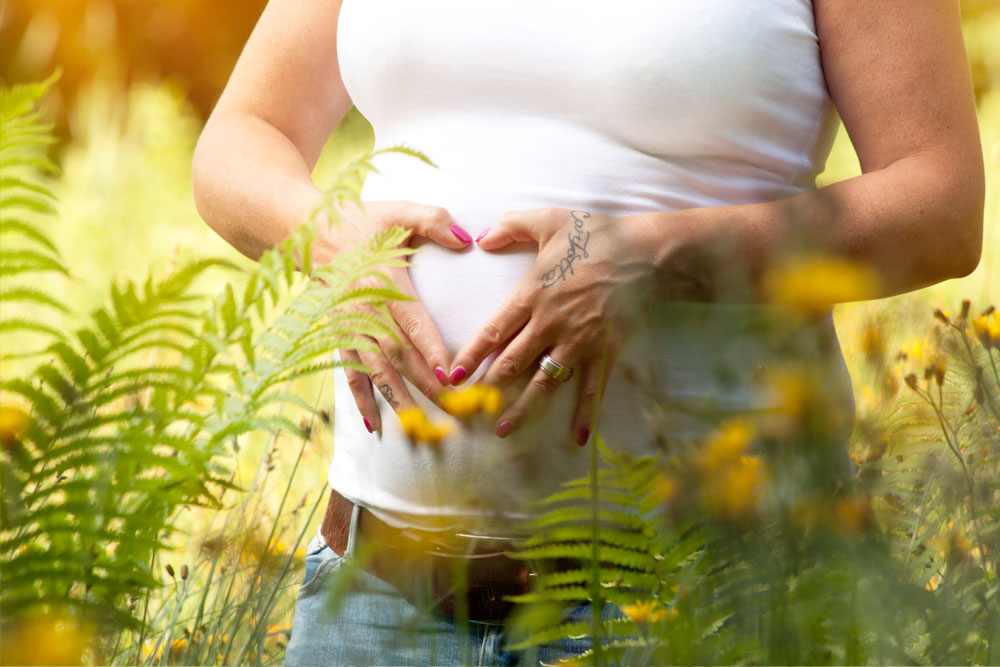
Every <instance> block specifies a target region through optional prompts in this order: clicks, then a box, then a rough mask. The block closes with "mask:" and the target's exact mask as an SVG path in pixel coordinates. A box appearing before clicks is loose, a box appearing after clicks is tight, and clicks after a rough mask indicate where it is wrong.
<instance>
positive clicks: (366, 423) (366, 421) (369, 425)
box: [362, 417, 375, 433]
mask: <svg viewBox="0 0 1000 667" xmlns="http://www.w3.org/2000/svg"><path fill="white" fill-rule="evenodd" d="M362 419H364V420H365V428H366V429H368V432H369V433H374V432H375V429H373V428H372V425H371V423H369V421H368V418H367V417H362Z"/></svg>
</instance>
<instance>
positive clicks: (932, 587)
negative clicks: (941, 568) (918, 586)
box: [924, 572, 941, 591]
mask: <svg viewBox="0 0 1000 667" xmlns="http://www.w3.org/2000/svg"><path fill="white" fill-rule="evenodd" d="M940 585H941V575H940V574H938V573H937V572H935V573H934V574H933V576H931V578H930V579H929V580H928V581H927V585H926V586H924V588H926V589H927V590H929V591H936V590H937V589H938V586H940Z"/></svg>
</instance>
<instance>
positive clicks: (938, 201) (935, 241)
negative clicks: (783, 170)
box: [638, 0, 985, 299]
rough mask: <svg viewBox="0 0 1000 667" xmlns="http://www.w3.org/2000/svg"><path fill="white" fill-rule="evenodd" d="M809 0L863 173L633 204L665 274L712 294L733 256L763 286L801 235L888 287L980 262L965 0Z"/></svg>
mask: <svg viewBox="0 0 1000 667" xmlns="http://www.w3.org/2000/svg"><path fill="white" fill-rule="evenodd" d="M814 6H815V12H816V27H817V31H818V34H819V38H820V46H821V49H822V58H823V69H824V71H825V73H826V80H827V85H828V87H829V89H830V94H831V96H832V97H833V100H834V102H835V104H836V106H837V109H838V111H839V112H840V115H841V118H842V119H843V121H844V126H845V127H846V129H847V132H848V134H849V135H850V138H851V141H852V143H853V144H854V148H855V150H856V151H857V154H858V157H859V159H860V162H861V169H862V172H863V174H862V175H861V176H858V177H856V178H852V179H849V180H846V181H843V182H840V183H836V184H833V185H830V186H827V187H825V188H821V189H819V190H816V191H813V192H809V193H806V194H803V195H800V196H797V197H792V198H790V199H785V200H781V201H777V202H768V203H762V204H750V205H746V206H727V207H720V208H710V209H691V210H687V211H679V212H674V213H662V214H660V213H652V214H648V215H647V216H638V218H639V220H638V222H639V223H640V225H641V226H643V227H644V229H642V231H641V232H640V237H641V238H643V239H646V242H647V243H648V246H647V247H650V248H655V249H656V251H657V252H656V256H655V257H654V258H653V260H652V261H653V264H654V265H655V266H656V269H657V273H658V276H659V280H658V281H657V284H659V285H665V286H669V285H670V284H671V283H672V282H673V283H676V282H677V278H676V276H672V275H671V274H672V273H674V272H683V273H685V274H688V275H687V278H688V280H687V281H686V282H693V283H696V284H698V285H700V286H702V287H703V288H704V290H705V295H704V296H705V297H706V298H709V299H711V298H715V297H716V296H717V295H715V294H712V293H711V292H712V288H713V286H714V285H716V284H717V283H718V282H719V281H720V280H722V278H720V275H721V274H723V273H724V272H725V271H729V270H731V267H732V266H733V263H734V262H735V263H740V264H742V265H743V268H744V277H746V278H749V279H750V281H751V283H752V284H754V285H756V286H758V287H759V286H760V279H761V277H762V276H763V275H764V273H765V272H766V269H767V267H768V266H769V265H770V263H771V259H772V258H773V257H774V256H775V255H776V254H778V253H779V252H783V251H786V250H788V249H789V248H801V247H807V248H809V249H812V250H815V251H820V252H825V253H829V254H830V255H833V256H837V257H841V258H845V259H849V260H853V261H856V262H859V263H862V264H864V265H866V266H868V267H869V268H871V269H872V270H874V271H875V272H876V273H877V274H878V276H879V277H880V278H881V281H880V282H881V293H880V294H879V296H889V295H893V294H899V293H902V292H908V291H910V290H914V289H918V288H921V287H925V286H927V285H931V284H934V283H937V282H940V281H942V280H947V279H949V278H956V277H961V276H965V275H968V274H969V273H971V272H972V271H973V270H974V269H975V268H976V266H977V264H978V263H979V257H980V254H981V252H982V234H983V199H984V196H985V195H984V193H985V176H984V170H983V156H982V148H981V141H980V137H979V129H978V125H977V122H976V108H975V102H974V98H973V93H972V81H971V77H970V75H969V67H968V62H967V60H966V56H965V50H964V46H963V42H962V31H961V23H960V18H959V11H958V2H957V1H956V0H919V1H915V0H816V1H815V3H814ZM757 294H758V296H759V290H758V291H757Z"/></svg>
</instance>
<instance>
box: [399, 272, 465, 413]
mask: <svg viewBox="0 0 1000 667" xmlns="http://www.w3.org/2000/svg"><path fill="white" fill-rule="evenodd" d="M392 278H393V280H394V281H395V282H396V287H398V288H399V290H400V291H401V292H403V293H404V294H406V295H407V296H412V297H414V300H413V301H390V302H388V303H387V304H386V305H387V306H388V308H389V312H390V313H391V314H392V317H393V319H394V320H395V321H396V322H397V323H398V326H399V331H400V332H401V333H402V334H405V338H403V340H409V341H410V342H411V343H412V344H413V346H414V347H415V348H416V350H417V352H418V353H419V354H420V356H421V357H422V358H423V365H425V366H427V367H428V368H429V369H433V370H430V371H428V372H430V373H432V374H433V375H434V376H435V377H436V378H437V381H438V384H440V385H441V386H447V385H448V384H449V383H448V373H447V371H446V370H445V369H447V368H448V367H449V366H450V365H451V364H450V359H449V355H448V350H447V349H446V348H445V346H444V341H443V340H442V339H441V333H440V332H439V331H438V328H437V326H435V324H434V321H433V320H432V319H431V315H430V313H428V312H427V308H426V307H425V306H424V304H423V302H422V301H420V300H419V299H417V298H416V296H415V295H416V290H414V289H413V283H412V282H411V281H410V274H409V272H408V271H406V270H401V271H394V272H393V276H392ZM415 377H416V376H414V377H411V378H409V379H410V381H411V382H413V384H414V385H415V386H417V387H421V389H420V391H422V392H423V393H425V394H427V395H428V396H429V397H430V396H431V395H430V394H428V392H426V391H424V389H423V387H424V383H423V381H422V380H415V379H414V378H415Z"/></svg>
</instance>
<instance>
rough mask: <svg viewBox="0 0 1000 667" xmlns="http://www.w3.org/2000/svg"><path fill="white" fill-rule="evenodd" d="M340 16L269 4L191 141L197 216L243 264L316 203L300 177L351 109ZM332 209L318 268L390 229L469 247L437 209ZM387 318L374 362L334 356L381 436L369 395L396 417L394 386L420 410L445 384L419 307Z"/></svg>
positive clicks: (324, 7)
mask: <svg viewBox="0 0 1000 667" xmlns="http://www.w3.org/2000/svg"><path fill="white" fill-rule="evenodd" d="M340 4H341V3H340V0H271V1H270V2H269V3H268V5H267V7H266V8H265V9H264V12H263V14H262V15H261V17H260V20H259V21H258V23H257V26H256V27H255V28H254V30H253V33H252V34H251V35H250V39H249V40H248V41H247V44H246V46H245V47H244V49H243V52H242V53H241V54H240V58H239V61H238V62H237V64H236V68H235V69H234V70H233V74H232V76H231V78H230V80H229V82H228V83H227V84H226V89H225V90H224V91H223V93H222V97H221V98H220V100H219V103H218V105H217V106H216V108H215V109H214V110H213V112H212V115H211V117H210V118H209V119H208V122H207V123H206V124H205V129H204V130H203V132H202V134H201V137H200V139H199V140H198V146H197V148H196V149H195V155H194V164H193V174H194V196H195V202H196V204H197V206H198V211H199V213H201V216H202V217H203V218H204V219H205V221H206V222H207V223H208V224H209V226H211V227H212V228H213V229H214V230H215V231H216V232H218V234H219V235H220V236H222V237H223V238H224V239H226V240H227V241H228V242H229V243H230V244H232V245H233V246H234V247H235V248H236V249H237V250H239V251H240V252H242V253H243V254H245V255H247V256H249V257H251V258H253V259H257V258H259V257H260V255H261V254H262V253H263V252H264V251H265V250H267V249H269V248H271V247H273V246H275V245H277V244H278V243H279V242H280V241H282V240H283V239H284V238H286V237H287V236H288V235H289V234H290V233H291V232H292V231H293V230H294V229H295V227H297V226H298V225H299V224H301V223H302V222H304V221H305V220H307V219H308V217H309V215H310V214H311V212H312V210H313V208H314V206H315V205H316V203H317V202H318V201H319V198H320V195H321V193H320V191H319V189H318V188H317V187H316V186H315V185H314V184H313V182H312V177H311V171H312V168H313V167H314V166H315V164H316V161H317V159H318V158H319V154H320V152H321V151H322V149H323V145H324V144H325V142H326V140H327V138H328V137H329V136H330V133H331V132H333V130H334V129H335V128H336V126H337V125H338V124H339V123H340V121H341V120H342V119H343V118H344V116H345V115H346V114H347V112H348V111H349V110H350V108H351V106H352V102H351V99H350V97H349V95H348V93H347V90H346V89H345V87H344V83H343V80H342V79H341V76H340V67H339V64H338V62H337V41H336V36H337V22H338V19H339V15H340ZM337 207H338V213H339V214H340V215H339V224H338V225H336V226H335V227H330V226H329V225H326V224H318V225H317V226H316V227H317V228H316V240H315V242H314V243H313V246H312V250H313V256H314V261H316V262H317V263H320V264H322V263H326V262H328V261H329V260H330V259H332V258H333V257H334V256H335V255H336V254H338V253H340V252H343V251H349V250H351V249H353V248H354V247H355V246H356V245H357V244H358V243H360V242H362V241H364V240H365V239H367V238H369V237H370V236H371V235H373V234H375V233H376V232H378V231H379V230H382V229H385V228H388V227H391V226H395V225H399V226H403V227H406V228H408V229H409V230H411V231H412V232H413V235H417V236H424V237H427V238H429V239H431V240H433V241H434V242H436V243H438V244H440V245H442V246H445V247H447V248H451V249H453V250H461V249H464V248H466V247H467V246H468V244H469V242H470V241H471V239H469V236H468V234H467V233H466V232H465V231H464V230H461V229H460V228H458V227H457V226H456V225H455V221H454V220H453V219H452V217H451V215H450V214H449V213H448V212H447V211H445V210H444V209H442V208H440V207H436V206H426V205H422V204H413V203H409V202H377V203H374V204H369V205H367V206H365V207H364V208H363V209H359V208H358V207H356V206H354V205H351V204H344V205H338V206H337ZM411 238H412V235H411ZM386 273H387V274H388V275H389V276H390V277H391V278H392V280H393V281H394V282H395V284H396V286H397V287H398V288H399V289H400V291H401V292H403V293H404V294H406V295H407V296H410V297H415V292H414V289H413V285H412V283H411V282H410V279H409V274H408V272H407V270H406V269H405V268H403V267H392V268H390V269H389V270H387V271H386ZM359 308H360V309H370V307H369V306H359ZM388 309H389V312H390V313H391V315H392V316H393V320H394V321H393V322H389V323H387V324H388V325H389V326H390V327H391V328H392V329H393V331H394V333H395V334H396V337H397V339H398V342H397V341H396V340H393V339H390V338H388V337H386V338H384V339H379V340H376V341H375V342H376V343H377V344H378V348H377V350H372V349H365V350H341V358H342V360H343V361H344V362H345V363H353V364H355V365H356V367H357V368H347V369H345V371H346V374H347V379H348V383H349V385H350V387H351V391H352V393H353V395H354V399H355V402H356V403H357V405H358V409H359V411H360V412H361V416H362V418H363V419H364V423H365V425H366V426H367V427H368V429H369V430H376V429H378V428H380V426H381V416H380V414H379V410H378V406H377V404H376V402H375V399H374V394H373V387H372V384H373V383H374V384H375V386H376V387H377V388H378V389H379V391H380V392H381V393H382V395H383V396H384V397H385V399H386V401H388V402H389V403H390V404H391V405H392V406H393V407H394V408H395V409H400V410H401V409H405V408H408V407H411V406H412V405H414V402H413V399H412V398H411V396H410V394H409V390H408V388H407V387H406V385H405V384H404V382H403V378H406V379H408V380H410V382H411V383H412V384H413V386H415V387H416V388H417V389H418V390H419V391H421V392H422V393H424V394H426V395H427V396H428V398H430V399H432V400H436V397H437V394H438V393H439V392H440V390H441V387H442V385H443V384H445V383H446V382H447V378H446V376H445V374H444V369H445V368H447V367H448V365H449V364H448V358H449V355H448V352H447V350H446V349H445V346H444V342H443V341H442V340H441V335H440V333H439V332H438V330H437V328H436V327H435V326H434V323H433V321H432V320H431V318H430V315H429V314H428V313H427V310H426V309H425V308H424V306H423V304H422V303H421V302H420V301H419V300H418V299H416V298H414V299H413V300H411V301H392V302H390V303H389V304H388ZM361 367H364V368H367V369H369V371H370V373H371V375H370V376H369V375H366V374H365V373H364V372H361V371H360V370H358V368H361Z"/></svg>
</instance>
